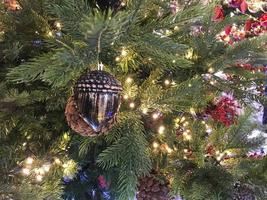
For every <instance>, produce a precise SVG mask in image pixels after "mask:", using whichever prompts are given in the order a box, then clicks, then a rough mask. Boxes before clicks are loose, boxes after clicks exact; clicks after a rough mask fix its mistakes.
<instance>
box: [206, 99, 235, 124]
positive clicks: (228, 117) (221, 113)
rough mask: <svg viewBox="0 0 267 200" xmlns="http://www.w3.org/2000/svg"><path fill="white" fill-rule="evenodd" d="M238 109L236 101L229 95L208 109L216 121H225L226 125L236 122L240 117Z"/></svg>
mask: <svg viewBox="0 0 267 200" xmlns="http://www.w3.org/2000/svg"><path fill="white" fill-rule="evenodd" d="M238 109H240V106H238V105H237V103H236V101H235V100H233V99H231V98H229V97H222V98H221V99H220V100H219V101H218V102H217V104H216V105H214V106H211V107H209V108H208V109H207V114H209V115H210V116H211V117H212V118H213V119H214V120H215V121H218V122H221V123H223V124H224V125H225V126H230V125H232V124H234V123H235V122H236V120H237V117H238Z"/></svg>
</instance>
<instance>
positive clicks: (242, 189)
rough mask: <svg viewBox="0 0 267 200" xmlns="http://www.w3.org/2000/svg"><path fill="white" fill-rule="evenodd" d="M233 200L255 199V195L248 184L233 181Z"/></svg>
mask: <svg viewBox="0 0 267 200" xmlns="http://www.w3.org/2000/svg"><path fill="white" fill-rule="evenodd" d="M232 199H233V200H256V196H255V194H254V192H253V190H252V189H251V187H250V186H248V185H245V184H240V183H235V185H234V189H233V192H232Z"/></svg>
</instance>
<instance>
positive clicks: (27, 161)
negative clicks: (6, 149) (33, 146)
mask: <svg viewBox="0 0 267 200" xmlns="http://www.w3.org/2000/svg"><path fill="white" fill-rule="evenodd" d="M32 163H33V158H32V157H28V158H27V159H26V164H28V165H31V164H32Z"/></svg>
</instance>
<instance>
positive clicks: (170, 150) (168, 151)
mask: <svg viewBox="0 0 267 200" xmlns="http://www.w3.org/2000/svg"><path fill="white" fill-rule="evenodd" d="M166 151H167V153H168V154H170V153H172V152H173V150H172V149H171V148H170V147H169V146H168V145H167V146H166Z"/></svg>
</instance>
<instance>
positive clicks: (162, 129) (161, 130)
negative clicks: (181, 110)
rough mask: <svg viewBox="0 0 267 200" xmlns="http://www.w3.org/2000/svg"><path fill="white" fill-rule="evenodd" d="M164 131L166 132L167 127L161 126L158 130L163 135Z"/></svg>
mask: <svg viewBox="0 0 267 200" xmlns="http://www.w3.org/2000/svg"><path fill="white" fill-rule="evenodd" d="M164 131H165V127H164V126H163V125H161V126H160V127H159V129H158V133H159V134H163V133H164Z"/></svg>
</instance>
